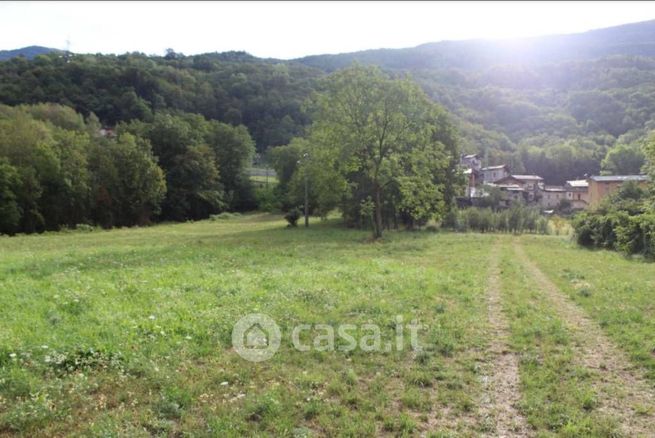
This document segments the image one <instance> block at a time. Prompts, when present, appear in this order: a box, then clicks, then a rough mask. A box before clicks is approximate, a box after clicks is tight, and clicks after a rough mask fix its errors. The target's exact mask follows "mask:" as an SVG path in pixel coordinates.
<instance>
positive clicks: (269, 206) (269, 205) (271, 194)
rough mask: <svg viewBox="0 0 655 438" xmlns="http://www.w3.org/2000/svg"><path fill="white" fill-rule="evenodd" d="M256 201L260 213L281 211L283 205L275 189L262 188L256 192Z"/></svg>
mask: <svg viewBox="0 0 655 438" xmlns="http://www.w3.org/2000/svg"><path fill="white" fill-rule="evenodd" d="M255 200H256V202H257V209H258V210H260V211H266V212H269V213H270V212H273V211H279V210H280V206H281V205H282V202H281V200H280V199H279V197H278V195H277V191H276V190H275V187H260V188H258V189H256V190H255Z"/></svg>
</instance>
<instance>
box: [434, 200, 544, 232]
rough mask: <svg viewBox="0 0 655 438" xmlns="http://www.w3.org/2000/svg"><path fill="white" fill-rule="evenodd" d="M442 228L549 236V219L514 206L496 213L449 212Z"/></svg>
mask: <svg viewBox="0 0 655 438" xmlns="http://www.w3.org/2000/svg"><path fill="white" fill-rule="evenodd" d="M442 227H444V228H450V229H454V230H455V231H458V232H467V231H471V230H472V231H479V232H481V233H486V232H493V231H496V232H510V231H511V232H513V233H522V232H524V231H528V232H531V233H541V234H548V219H547V218H545V217H542V216H541V215H540V213H539V211H538V210H537V209H533V208H527V207H524V206H514V207H512V208H511V209H509V210H503V211H498V212H495V211H493V210H492V209H490V208H478V207H472V208H466V209H463V210H453V211H451V212H449V213H448V214H447V215H446V217H445V218H444V221H443V223H442Z"/></svg>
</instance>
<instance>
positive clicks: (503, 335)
mask: <svg viewBox="0 0 655 438" xmlns="http://www.w3.org/2000/svg"><path fill="white" fill-rule="evenodd" d="M499 257H500V256H499V243H496V245H495V246H494V248H493V250H492V253H491V262H490V267H489V280H488V282H487V294H486V295H487V300H488V307H489V325H490V332H489V335H490V338H491V341H490V344H489V355H490V359H489V365H488V373H487V375H485V376H484V386H485V396H484V399H483V401H482V406H481V414H482V416H483V421H485V422H486V424H488V426H490V429H492V430H490V431H488V432H487V433H488V435H487V436H494V437H525V436H530V435H532V433H531V432H530V429H529V426H528V424H527V422H526V421H525V418H524V417H523V416H522V415H521V413H520V412H519V410H518V408H517V406H518V403H519V401H520V399H521V392H520V381H519V365H518V356H517V355H516V354H515V353H514V352H512V351H511V350H510V348H509V341H508V339H509V330H510V329H509V324H508V322H507V319H506V318H505V315H504V314H503V311H502V292H501V288H500V266H499Z"/></svg>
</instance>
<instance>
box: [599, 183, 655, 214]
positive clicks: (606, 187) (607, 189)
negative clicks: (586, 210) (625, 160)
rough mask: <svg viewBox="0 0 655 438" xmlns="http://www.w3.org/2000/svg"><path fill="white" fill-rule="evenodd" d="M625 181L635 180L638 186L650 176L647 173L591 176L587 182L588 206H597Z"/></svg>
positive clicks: (644, 184) (643, 184) (642, 185)
mask: <svg viewBox="0 0 655 438" xmlns="http://www.w3.org/2000/svg"><path fill="white" fill-rule="evenodd" d="M626 181H635V182H636V183H637V184H639V186H641V187H645V186H646V185H647V184H648V182H649V181H650V178H649V177H648V176H647V175H608V176H592V177H590V178H589V179H588V180H587V182H588V183H589V207H591V208H594V207H597V206H598V204H600V202H601V201H602V200H603V199H605V197H607V196H608V195H609V194H611V193H612V192H614V191H616V190H617V189H618V188H619V187H621V185H622V184H623V183H624V182H626Z"/></svg>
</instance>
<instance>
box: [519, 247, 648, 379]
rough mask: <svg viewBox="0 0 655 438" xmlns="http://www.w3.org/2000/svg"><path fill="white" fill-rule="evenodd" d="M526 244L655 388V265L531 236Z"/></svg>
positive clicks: (538, 263) (530, 252)
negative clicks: (641, 368) (643, 370)
mask: <svg viewBox="0 0 655 438" xmlns="http://www.w3.org/2000/svg"><path fill="white" fill-rule="evenodd" d="M523 243H524V244H525V247H526V251H527V253H528V254H529V255H530V257H531V258H532V259H533V260H534V261H535V262H536V263H537V265H539V267H540V268H541V269H542V270H543V271H544V272H545V273H546V274H547V275H548V276H549V277H550V278H551V280H553V281H554V282H555V283H556V284H557V285H558V286H559V287H560V289H561V290H562V291H564V292H566V293H568V294H569V296H570V297H571V298H572V299H573V300H574V301H575V302H576V303H578V304H579V305H580V306H582V307H583V308H584V309H585V311H586V312H587V314H588V315H589V316H590V317H592V318H594V319H595V320H597V321H598V322H599V324H600V325H601V327H603V329H604V330H605V332H606V333H607V334H608V335H609V336H610V337H611V338H612V339H613V340H614V342H615V343H616V344H617V345H619V346H621V347H622V348H623V349H624V350H625V351H627V352H628V353H629V354H630V357H631V358H632V360H633V361H634V362H635V363H636V364H638V365H640V366H642V367H643V368H644V369H645V370H646V375H647V377H648V378H649V380H650V381H651V382H652V383H653V385H655V264H653V263H645V262H642V261H639V260H629V259H626V258H625V257H623V256H622V255H620V254H618V253H616V252H610V251H589V250H586V249H582V248H579V247H577V246H575V245H574V244H573V243H570V242H567V241H563V240H556V239H543V238H538V237H534V236H532V237H526V238H525V239H523Z"/></svg>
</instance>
